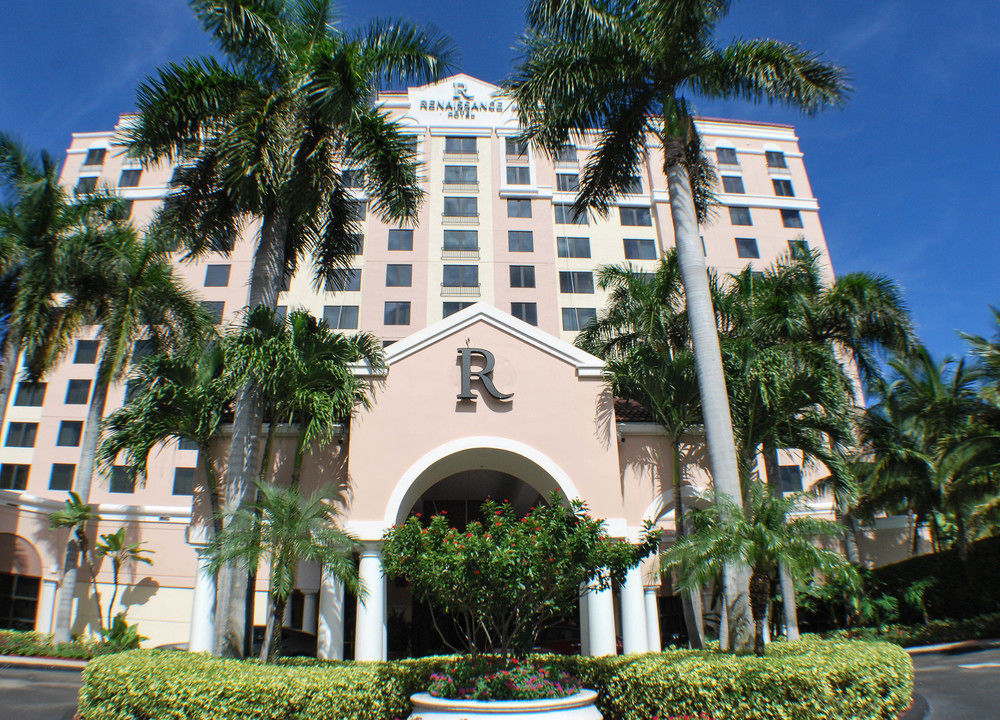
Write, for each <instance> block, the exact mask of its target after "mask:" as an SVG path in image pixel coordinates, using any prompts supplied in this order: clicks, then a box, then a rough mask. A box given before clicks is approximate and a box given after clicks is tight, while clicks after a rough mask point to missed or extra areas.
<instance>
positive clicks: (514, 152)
mask: <svg viewBox="0 0 1000 720" xmlns="http://www.w3.org/2000/svg"><path fill="white" fill-rule="evenodd" d="M506 148H507V154H508V155H510V156H511V157H524V156H525V155H527V154H528V142H527V141H526V140H516V139H514V138H507V140H506Z"/></svg>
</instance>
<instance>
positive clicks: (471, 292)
mask: <svg viewBox="0 0 1000 720" xmlns="http://www.w3.org/2000/svg"><path fill="white" fill-rule="evenodd" d="M479 295H480V292H479V285H464V286H462V285H445V284H444V283H441V297H479Z"/></svg>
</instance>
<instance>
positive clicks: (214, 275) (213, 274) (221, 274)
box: [205, 265, 229, 287]
mask: <svg viewBox="0 0 1000 720" xmlns="http://www.w3.org/2000/svg"><path fill="white" fill-rule="evenodd" d="M228 284H229V265H209V266H208V267H207V268H205V287H226V286H227V285H228Z"/></svg>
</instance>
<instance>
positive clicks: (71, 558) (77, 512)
mask: <svg viewBox="0 0 1000 720" xmlns="http://www.w3.org/2000/svg"><path fill="white" fill-rule="evenodd" d="M100 519H101V517H100V516H99V515H98V514H97V513H96V512H94V508H93V507H92V506H90V505H88V504H87V503H85V502H84V501H83V498H81V497H80V496H79V495H78V494H77V493H75V492H73V491H70V493H69V498H67V500H66V502H65V503H64V504H63V506H62V508H60V509H59V510H56V511H55V512H53V513H51V514H50V515H49V527H50V528H52V529H53V530H56V529H67V530H69V545H68V546H67V548H66V560H65V561H64V562H65V564H66V565H67V566H68V565H70V564H71V563H72V565H73V566H75V565H76V562H77V557H78V556H82V557H83V561H84V562H85V563H86V565H87V570H88V572H89V575H90V583H91V586H92V587H93V589H94V602H95V603H96V604H97V624H98V627H99V629H100V631H101V634H102V635H103V634H104V614H103V613H102V612H101V592H100V590H99V589H98V587H97V572H96V570H95V569H94V561H93V558H92V557H91V550H92V548H91V546H90V536H89V535H88V533H87V526H88V525H90V524H91V523H96V522H98V521H99V520H100Z"/></svg>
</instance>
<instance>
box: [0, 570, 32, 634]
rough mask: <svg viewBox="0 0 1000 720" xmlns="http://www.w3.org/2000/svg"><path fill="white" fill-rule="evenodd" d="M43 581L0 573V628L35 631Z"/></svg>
mask: <svg viewBox="0 0 1000 720" xmlns="http://www.w3.org/2000/svg"><path fill="white" fill-rule="evenodd" d="M41 584H42V579H41V578H39V577H31V576H29V575H19V574H15V573H7V572H0V628H8V629H10V630H33V629H34V627H35V616H36V615H37V614H38V595H39V591H40V587H41Z"/></svg>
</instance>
